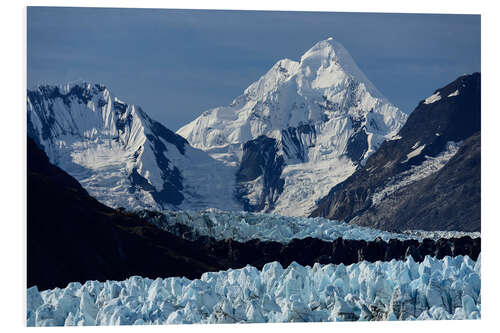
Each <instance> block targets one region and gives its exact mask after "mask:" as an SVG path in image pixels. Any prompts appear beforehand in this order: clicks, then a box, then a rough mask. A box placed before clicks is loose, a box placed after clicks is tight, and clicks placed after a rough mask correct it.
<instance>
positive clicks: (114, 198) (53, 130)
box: [27, 81, 241, 209]
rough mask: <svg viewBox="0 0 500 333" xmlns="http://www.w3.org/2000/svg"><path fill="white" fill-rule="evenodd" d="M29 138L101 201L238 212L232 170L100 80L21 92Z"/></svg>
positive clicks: (132, 205)
mask: <svg viewBox="0 0 500 333" xmlns="http://www.w3.org/2000/svg"><path fill="white" fill-rule="evenodd" d="M27 109H28V136H30V137H31V138H33V139H34V141H35V142H36V143H37V144H38V146H39V147H40V148H42V149H43V150H44V151H45V153H46V154H47V155H48V157H49V159H50V162H51V163H53V164H55V165H57V166H58V167H60V168H62V169H64V170H65V171H66V172H68V173H69V174H70V175H71V176H73V177H75V178H76V179H77V180H78V181H79V182H80V183H81V184H82V185H83V187H84V188H85V189H86V190H87V191H88V192H89V193H90V194H91V195H92V196H94V197H96V198H97V199H99V200H100V201H101V202H103V203H105V204H107V205H109V206H111V207H115V208H116V207H125V208H128V209H137V208H149V209H176V208H181V209H198V208H206V207H215V208H220V209H241V205H240V204H238V203H237V202H236V201H235V200H234V199H233V195H232V191H233V188H234V186H235V185H234V181H233V182H231V180H232V179H233V178H234V173H235V168H231V167H229V166H224V165H222V163H221V162H218V161H216V160H214V159H213V158H211V157H210V156H208V154H206V153H205V152H203V151H200V150H198V149H193V148H192V147H190V146H189V144H188V143H187V141H186V140H185V139H184V138H182V137H181V136H179V135H177V134H175V133H174V132H172V131H171V130H169V129H167V128H166V127H164V126H163V125H162V124H160V123H159V122H157V121H155V120H153V119H151V118H150V117H149V116H148V115H147V114H146V113H145V112H144V111H143V110H142V109H141V108H140V107H138V106H135V105H129V104H127V103H126V102H124V101H121V100H120V99H118V98H117V97H116V96H114V95H113V94H112V93H111V92H110V90H108V89H107V88H106V87H105V86H103V85H101V84H91V83H87V82H83V81H79V82H76V83H71V84H67V85H65V86H40V87H38V88H37V89H34V90H28V98H27Z"/></svg>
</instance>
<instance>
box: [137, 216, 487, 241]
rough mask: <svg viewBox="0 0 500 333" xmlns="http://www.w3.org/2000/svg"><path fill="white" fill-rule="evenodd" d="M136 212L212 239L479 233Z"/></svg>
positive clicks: (309, 220) (280, 218)
mask: <svg viewBox="0 0 500 333" xmlns="http://www.w3.org/2000/svg"><path fill="white" fill-rule="evenodd" d="M138 213H139V215H140V216H141V217H144V218H145V219H146V220H147V221H149V222H150V223H152V224H154V225H155V226H157V227H159V228H160V229H163V230H167V231H170V232H174V230H175V229H176V228H175V226H176V225H183V226H186V227H188V229H190V230H191V231H192V233H193V234H194V236H191V238H196V236H209V237H212V238H214V239H216V240H224V239H232V240H235V241H239V242H246V241H249V240H252V239H259V240H261V241H276V242H280V243H288V242H290V241H291V240H292V239H303V238H307V237H312V238H317V239H320V240H324V241H333V240H336V239H337V238H343V239H355V240H365V241H373V240H375V239H377V238H381V239H382V240H384V241H389V240H390V239H399V240H407V239H416V240H419V241H422V240H423V239H425V238H428V239H433V240H438V239H440V238H459V237H463V236H469V237H471V238H478V237H481V233H480V232H460V231H424V230H405V231H402V232H399V233H396V232H388V231H383V230H378V229H374V228H369V227H363V226H358V225H356V224H347V223H344V222H340V221H337V220H329V219H326V218H321V217H314V218H306V217H293V216H280V215H276V214H265V213H251V212H243V211H241V212H231V211H222V210H218V209H205V210H198V211H162V212H161V213H160V212H150V211H140V212H138ZM178 236H180V237H186V234H185V233H184V234H179V235H178Z"/></svg>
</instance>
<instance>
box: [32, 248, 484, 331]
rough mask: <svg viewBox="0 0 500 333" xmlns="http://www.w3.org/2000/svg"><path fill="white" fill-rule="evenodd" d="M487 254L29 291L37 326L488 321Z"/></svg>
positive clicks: (249, 269)
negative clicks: (484, 315) (484, 299)
mask: <svg viewBox="0 0 500 333" xmlns="http://www.w3.org/2000/svg"><path fill="white" fill-rule="evenodd" d="M480 269H481V257H479V258H478V260H477V261H476V262H474V261H473V260H471V259H470V258H469V257H467V256H465V257H463V256H457V257H445V258H443V259H441V260H439V259H435V258H432V257H429V256H427V257H426V258H425V260H424V261H423V262H422V263H416V262H415V261H414V260H413V259H412V258H411V257H407V259H406V260H404V261H397V260H392V261H390V262H375V263H370V262H365V261H363V262H360V263H356V264H352V265H349V266H345V265H342V264H340V265H332V264H329V265H320V264H314V266H313V267H310V266H305V267H304V266H301V265H299V264H297V263H295V262H293V263H292V264H291V265H290V266H289V267H287V268H283V267H282V266H281V265H280V264H279V263H277V262H272V263H268V264H266V265H265V266H264V267H263V268H262V270H261V271H259V270H257V269H256V268H254V267H251V266H246V267H244V268H242V269H229V270H227V271H220V272H208V273H204V274H203V275H202V277H201V279H198V280H188V279H186V278H184V277H175V278H166V279H162V278H157V279H155V280H152V279H149V278H142V277H138V276H133V277H130V278H129V279H127V280H125V281H119V282H118V281H106V282H97V281H87V282H85V283H84V284H83V285H82V284H80V283H78V282H74V283H70V284H68V286H67V287H66V288H63V289H60V288H55V289H52V290H45V291H42V292H39V291H38V289H37V287H36V286H34V287H31V288H29V289H28V291H27V325H28V326H62V325H67V326H70V325H145V324H187V323H245V322H309V321H351V320H362V321H366V320H415V319H417V320H427V319H439V320H442V319H479V318H480V317H481V272H480Z"/></svg>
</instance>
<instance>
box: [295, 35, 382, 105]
mask: <svg viewBox="0 0 500 333" xmlns="http://www.w3.org/2000/svg"><path fill="white" fill-rule="evenodd" d="M300 65H301V67H304V68H305V71H304V72H305V73H306V74H308V75H309V76H311V75H315V78H316V80H317V81H318V82H316V84H317V86H318V87H320V86H325V87H326V86H328V85H332V84H333V85H335V83H341V82H342V81H344V80H346V79H347V77H349V78H351V79H354V80H355V81H358V82H360V83H362V84H364V85H365V87H366V89H368V90H369V92H370V94H371V95H372V96H373V97H377V98H381V99H385V97H384V96H383V95H382V94H381V93H380V92H379V91H378V90H377V88H375V86H374V85H373V83H371V82H370V80H368V78H367V77H366V76H365V74H364V73H363V72H362V71H361V70H360V69H359V68H358V66H357V65H356V62H355V61H354V59H353V58H352V57H351V55H350V54H349V52H348V51H347V50H346V49H345V48H344V46H343V45H342V44H341V43H340V42H338V41H337V40H335V39H333V37H329V38H328V39H326V40H322V41H320V42H318V43H316V44H315V45H314V46H313V47H312V48H310V49H309V50H308V51H307V52H306V53H304V55H303V56H302V57H301V59H300ZM308 67H309V69H307V68H308ZM325 77H331V78H330V80H328V78H325Z"/></svg>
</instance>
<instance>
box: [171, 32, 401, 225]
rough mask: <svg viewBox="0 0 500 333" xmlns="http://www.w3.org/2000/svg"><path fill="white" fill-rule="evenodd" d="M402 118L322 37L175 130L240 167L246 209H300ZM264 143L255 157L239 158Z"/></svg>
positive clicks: (339, 47)
mask: <svg viewBox="0 0 500 333" xmlns="http://www.w3.org/2000/svg"><path fill="white" fill-rule="evenodd" d="M406 118H407V116H406V114H404V113H403V112H401V111H400V110H398V108H397V107H395V106H394V105H392V104H390V103H389V101H388V100H387V99H386V98H385V97H383V96H382V94H381V93H380V92H379V91H378V90H377V89H376V88H375V87H374V86H373V84H372V83H371V82H370V81H369V80H368V79H367V78H366V76H365V75H364V74H363V73H362V72H361V70H360V69H359V68H358V67H357V65H356V64H355V62H354V60H353V59H352V58H351V56H350V55H349V53H348V52H347V50H346V49H345V48H344V47H343V46H342V45H341V44H340V43H339V42H338V41H336V40H334V39H332V38H329V39H328V40H324V41H321V42H319V43H317V44H316V45H314V46H313V47H312V48H311V49H310V50H308V51H307V52H306V53H305V54H304V55H303V56H302V57H301V59H300V61H299V62H297V61H293V60H289V59H283V60H280V61H278V62H277V63H276V64H275V65H274V66H273V67H272V68H271V69H270V70H269V71H268V72H267V73H266V74H265V75H263V76H262V77H261V78H260V79H259V80H257V81H256V82H254V83H252V84H251V85H250V86H249V87H248V88H247V89H246V90H245V91H244V93H243V94H242V95H241V96H239V97H237V98H236V99H235V100H234V101H233V102H232V103H231V105H229V106H226V107H217V108H214V109H211V110H208V111H206V112H204V113H203V114H202V115H201V116H200V117H198V118H197V119H195V120H194V121H192V122H191V123H189V124H187V125H185V126H184V127H182V128H181V129H179V130H178V131H177V133H178V134H180V135H182V136H183V137H184V138H186V139H187V140H188V141H189V143H190V144H191V145H192V146H194V147H197V148H200V149H203V150H205V151H207V152H208V153H210V155H211V156H212V157H214V158H217V159H219V160H221V161H223V162H224V163H225V164H227V165H232V166H237V167H239V170H240V171H242V172H241V173H240V174H238V175H239V177H237V180H238V183H239V185H238V186H239V187H238V190H239V198H240V200H241V201H242V202H243V203H245V208H246V209H248V210H253V211H266V212H275V213H280V214H284V215H305V214H307V213H308V212H309V211H310V209H311V208H313V206H314V205H315V200H317V199H319V198H321V197H323V196H324V195H326V194H327V192H328V189H329V188H331V187H332V186H333V185H335V184H337V183H339V182H340V181H342V180H344V179H345V178H347V177H348V176H349V175H351V174H352V173H353V172H354V170H355V168H356V166H357V165H358V164H359V163H361V164H362V163H363V162H364V161H365V160H366V158H367V157H368V156H369V155H370V154H371V153H373V152H374V151H375V150H376V149H377V148H378V147H379V146H380V144H381V143H382V142H383V141H384V140H385V139H388V138H390V137H392V136H394V135H395V134H396V133H397V132H398V130H399V129H400V128H401V126H402V125H403V124H404V122H405V121H406ZM262 136H265V137H267V138H269V140H264V139H262ZM263 145H265V149H264V148H262V149H260V150H261V151H263V152H264V153H263V155H264V156H262V157H261V158H260V160H261V162H260V163H256V162H255V158H254V159H249V158H245V157H246V156H247V155H251V156H254V155H255V151H259V147H261V146H263ZM270 145H274V149H270V148H269V146H270ZM252 154H253V155H252ZM280 159H282V161H281V160H280ZM248 161H250V162H248ZM252 161H253V162H252ZM273 161H274V162H273ZM269 164H272V165H274V166H276V167H275V168H274V169H273V174H266V173H265V172H263V171H262V169H265V166H267V165H269ZM278 180H279V181H278Z"/></svg>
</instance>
